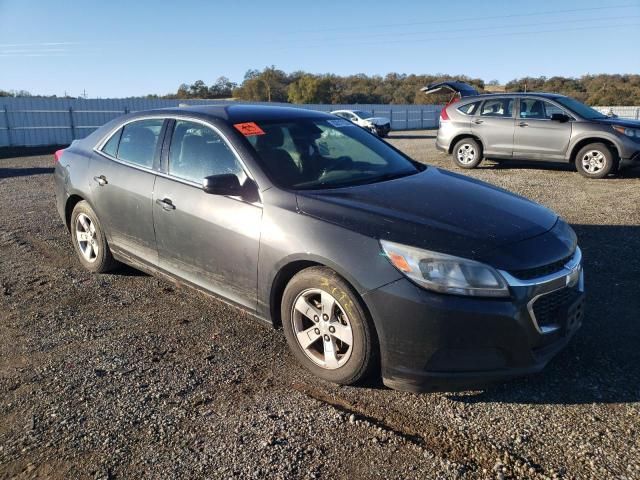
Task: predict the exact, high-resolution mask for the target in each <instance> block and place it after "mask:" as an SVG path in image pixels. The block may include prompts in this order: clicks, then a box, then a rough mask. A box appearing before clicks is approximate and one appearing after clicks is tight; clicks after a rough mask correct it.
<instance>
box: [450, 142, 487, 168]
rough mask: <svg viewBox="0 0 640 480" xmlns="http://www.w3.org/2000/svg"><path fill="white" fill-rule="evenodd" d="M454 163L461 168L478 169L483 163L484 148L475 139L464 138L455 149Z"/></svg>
mask: <svg viewBox="0 0 640 480" xmlns="http://www.w3.org/2000/svg"><path fill="white" fill-rule="evenodd" d="M452 153H453V161H454V163H455V164H456V165H457V166H458V167H460V168H476V167H477V166H478V165H480V162H481V161H482V147H481V146H480V144H479V143H478V142H476V141H475V140H474V139H473V138H470V137H467V138H463V139H462V140H460V141H459V142H457V143H456V144H455V146H454V147H453V152H452Z"/></svg>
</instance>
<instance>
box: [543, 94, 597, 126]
mask: <svg viewBox="0 0 640 480" xmlns="http://www.w3.org/2000/svg"><path fill="white" fill-rule="evenodd" d="M554 100H555V101H556V102H558V103H559V104H560V105H562V106H564V107H567V108H568V109H569V110H571V111H572V112H573V113H575V114H577V115H578V116H580V117H582V118H586V119H588V120H593V119H595V118H607V116H606V115H603V114H602V113H600V112H599V111H597V110H595V109H593V108H591V107H588V106H586V105H585V104H584V103H582V102H579V101H578V100H576V99H574V98H570V97H556V98H554Z"/></svg>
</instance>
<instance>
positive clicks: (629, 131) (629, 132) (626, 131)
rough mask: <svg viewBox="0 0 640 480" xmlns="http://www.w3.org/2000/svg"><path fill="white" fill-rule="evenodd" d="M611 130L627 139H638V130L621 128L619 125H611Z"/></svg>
mask: <svg viewBox="0 0 640 480" xmlns="http://www.w3.org/2000/svg"><path fill="white" fill-rule="evenodd" d="M613 129H614V130H615V131H616V132H618V133H622V134H623V135H626V136H627V137H635V138H637V139H640V129H637V128H628V127H622V126H620V125H613Z"/></svg>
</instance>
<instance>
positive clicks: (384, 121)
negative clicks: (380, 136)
mask: <svg viewBox="0 0 640 480" xmlns="http://www.w3.org/2000/svg"><path fill="white" fill-rule="evenodd" d="M365 120H366V121H367V122H371V123H373V124H374V125H386V124H387V123H389V119H388V118H386V117H369V118H365Z"/></svg>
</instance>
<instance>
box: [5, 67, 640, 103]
mask: <svg viewBox="0 0 640 480" xmlns="http://www.w3.org/2000/svg"><path fill="white" fill-rule="evenodd" d="M452 79H456V80H462V81H464V82H467V83H470V84H472V85H474V86H475V87H476V88H477V89H478V90H479V91H485V88H486V90H487V91H489V90H490V91H496V87H497V86H498V85H497V84H498V82H497V81H496V80H492V81H489V82H487V83H486V84H485V81H484V80H483V79H480V78H471V77H467V76H465V75H456V76H452V75H441V74H436V75H415V74H404V73H402V74H400V73H388V74H387V75H385V76H380V75H365V74H362V73H360V74H356V75H347V76H341V75H335V74H330V73H327V74H313V73H307V72H302V71H295V72H291V73H286V72H284V71H283V70H280V69H278V68H276V67H275V66H270V67H266V68H264V69H263V70H248V71H247V72H246V74H245V76H244V79H243V81H242V83H241V84H237V83H235V82H232V81H231V80H229V79H228V78H227V77H224V76H223V77H219V78H218V79H217V80H215V81H214V82H213V83H212V84H210V85H207V84H206V83H205V82H204V81H203V80H197V81H196V82H194V83H192V84H186V83H183V84H182V85H180V86H179V87H178V90H177V91H176V92H175V93H171V94H167V95H155V94H154V95H148V96H147V97H148V98H173V99H195V98H198V99H229V98H233V99H236V100H245V101H261V102H290V103H325V104H339V103H348V104H349V103H350V104H354V103H359V104H364V103H378V104H429V103H443V102H446V101H447V100H448V96H447V95H441V96H434V95H430V96H426V95H424V94H423V93H422V92H420V88H422V87H424V86H426V85H428V84H429V83H432V82H435V81H440V80H452ZM504 90H506V91H507V92H517V91H525V90H526V91H545V92H555V93H561V94H563V95H569V96H572V97H574V98H577V99H578V100H580V101H582V102H585V103H587V104H589V105H594V106H604V105H640V75H637V74H624V75H609V74H598V75H583V76H582V77H579V78H569V77H551V78H547V77H524V78H518V79H515V80H511V81H510V82H508V83H507V84H506V85H504ZM0 96H14V97H15V96H32V95H31V94H30V93H29V92H26V91H24V90H20V91H8V92H7V91H3V90H0Z"/></svg>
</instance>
